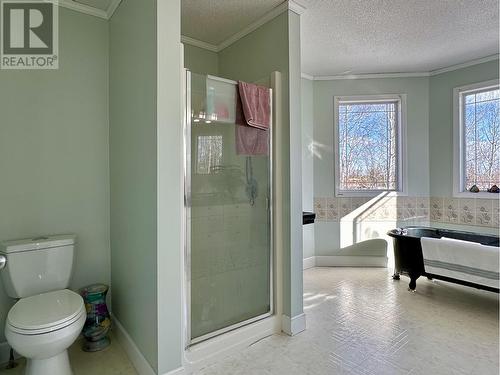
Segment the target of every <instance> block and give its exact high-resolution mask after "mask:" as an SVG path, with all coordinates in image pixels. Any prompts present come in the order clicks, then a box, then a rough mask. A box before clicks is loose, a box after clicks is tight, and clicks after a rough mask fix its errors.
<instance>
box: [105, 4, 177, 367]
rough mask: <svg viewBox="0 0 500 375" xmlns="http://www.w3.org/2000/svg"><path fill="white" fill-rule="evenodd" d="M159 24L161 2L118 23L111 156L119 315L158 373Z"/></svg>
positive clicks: (113, 46)
mask: <svg viewBox="0 0 500 375" xmlns="http://www.w3.org/2000/svg"><path fill="white" fill-rule="evenodd" d="M155 25H156V1H155V0H147V1H133V0H126V1H124V2H123V3H122V4H121V5H120V6H119V7H118V9H117V10H116V12H115V14H114V15H113V17H112V18H111V20H110V24H109V30H110V81H109V82H110V102H109V105H110V107H109V112H110V129H109V130H110V132H109V134H110V150H109V155H110V182H111V184H110V192H111V280H112V285H113V313H114V315H115V317H116V318H117V319H118V320H119V321H120V323H121V324H122V325H123V326H124V328H125V330H126V331H127V332H128V334H129V335H130V336H131V337H132V339H133V340H134V342H135V344H136V345H137V347H138V348H139V350H140V351H141V352H142V354H143V355H144V357H145V358H146V359H147V361H148V362H149V363H150V365H151V366H152V367H153V368H155V369H156V368H157V361H158V353H157V349H158V348H157V334H158V331H157V327H158V324H157V286H156V283H157V241H156V236H157V226H156V225H157V221H156V210H157V199H156V193H157V190H156V184H157V171H156V166H157V155H156V150H157V148H156V142H157V139H156V79H157V77H156V58H157V50H156V26H155ZM176 308H179V309H180V306H179V307H176Z"/></svg>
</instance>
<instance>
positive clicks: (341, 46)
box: [300, 0, 499, 75]
mask: <svg viewBox="0 0 500 375" xmlns="http://www.w3.org/2000/svg"><path fill="white" fill-rule="evenodd" d="M300 3H301V4H302V5H304V6H305V7H306V8H307V9H306V11H305V12H304V14H302V17H301V46H302V71H303V72H305V73H308V74H311V75H339V74H363V73H400V72H427V71H431V70H436V69H439V68H443V67H447V66H451V65H455V64H459V63H463V62H467V61H470V60H474V59H478V58H481V57H485V56H489V55H493V54H496V53H498V49H499V47H498V45H499V35H498V34H499V21H498V7H499V0H369V1H367V0H300Z"/></svg>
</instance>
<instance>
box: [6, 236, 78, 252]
mask: <svg viewBox="0 0 500 375" xmlns="http://www.w3.org/2000/svg"><path fill="white" fill-rule="evenodd" d="M75 240H76V236H75V235H74V234H62V235H56V236H41V237H34V238H27V239H22V240H13V241H4V242H1V243H0V253H5V254H10V253H19V252H22V251H31V250H40V249H49V248H51V247H61V246H68V245H73V244H74V243H75Z"/></svg>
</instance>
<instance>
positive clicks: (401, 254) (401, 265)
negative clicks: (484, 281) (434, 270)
mask: <svg viewBox="0 0 500 375" xmlns="http://www.w3.org/2000/svg"><path fill="white" fill-rule="evenodd" d="M387 235H389V236H390V237H392V238H394V263H395V264H394V276H393V277H392V278H393V279H394V280H399V275H400V274H402V275H406V276H408V277H409V278H410V285H409V287H410V290H412V291H414V290H415V288H416V287H417V279H418V278H419V277H420V276H426V277H427V278H429V279H439V280H444V281H448V282H452V283H456V284H461V285H466V286H471V287H474V288H477V289H484V290H488V291H490V292H496V293H498V292H499V289H497V288H491V287H489V286H484V285H479V284H474V283H470V282H468V281H463V280H458V279H452V278H449V277H446V276H439V275H434V274H429V273H426V272H425V268H424V257H423V255H422V245H421V243H420V238H421V237H431V238H441V237H447V238H454V239H457V240H462V241H470V242H477V243H480V244H482V245H487V246H497V247H498V243H499V239H498V236H492V235H483V234H476V233H472V232H462V231H458V230H448V229H439V228H429V227H403V228H397V229H393V230H390V231H389V232H387Z"/></svg>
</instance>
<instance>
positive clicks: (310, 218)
mask: <svg viewBox="0 0 500 375" xmlns="http://www.w3.org/2000/svg"><path fill="white" fill-rule="evenodd" d="M314 219H316V214H315V213H314V212H302V225H305V224H314Z"/></svg>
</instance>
